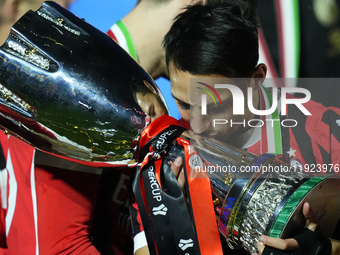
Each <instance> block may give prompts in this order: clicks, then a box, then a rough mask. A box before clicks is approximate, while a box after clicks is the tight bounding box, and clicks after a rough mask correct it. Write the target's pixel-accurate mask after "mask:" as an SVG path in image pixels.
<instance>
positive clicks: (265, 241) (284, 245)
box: [252, 202, 337, 255]
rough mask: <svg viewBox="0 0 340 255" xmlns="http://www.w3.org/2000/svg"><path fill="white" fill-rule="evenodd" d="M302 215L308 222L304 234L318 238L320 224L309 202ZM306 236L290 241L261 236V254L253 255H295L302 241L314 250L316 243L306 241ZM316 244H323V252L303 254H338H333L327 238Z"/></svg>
mask: <svg viewBox="0 0 340 255" xmlns="http://www.w3.org/2000/svg"><path fill="white" fill-rule="evenodd" d="M302 213H303V215H304V216H305V220H306V223H305V229H304V231H303V233H304V234H306V233H307V232H309V233H307V235H308V237H310V236H311V235H315V237H314V236H313V238H317V237H316V236H317V234H315V232H314V231H315V230H316V228H317V227H318V223H317V220H316V218H315V216H314V212H313V210H312V209H311V208H310V205H309V203H307V202H306V203H304V205H303V208H302ZM308 230H310V231H313V232H314V233H311V232H310V231H308ZM317 231H318V230H317ZM304 234H300V235H297V236H295V237H294V238H288V239H281V238H272V237H269V236H260V238H259V239H260V242H258V243H257V249H258V252H259V253H258V254H257V253H255V254H252V255H267V254H268V255H269V254H272V255H283V254H287V255H288V254H295V253H293V251H296V250H298V249H299V248H301V247H299V243H298V241H300V243H301V240H303V241H304V242H309V243H310V245H309V246H310V247H311V250H313V247H312V246H313V245H314V244H315V242H314V241H313V240H305V239H304V237H303V236H302V235H304ZM306 237H307V236H306ZM297 240H298V241H297ZM313 242H314V243H313ZM316 242H321V244H322V245H323V246H322V249H323V252H321V253H317V252H318V251H316V252H313V251H311V252H310V253H302V254H308V255H309V254H310V255H316V254H320V255H321V254H322V255H330V254H337V253H333V251H332V253H331V249H332V245H331V244H329V243H330V240H329V239H327V238H326V237H323V236H322V240H316ZM335 242H336V241H335ZM312 244H313V245H312ZM329 245H330V247H329ZM266 246H267V247H266ZM325 246H327V247H325ZM270 247H272V248H276V249H278V250H276V252H275V249H271V248H270ZM316 249H321V248H319V247H316ZM273 251H274V252H273ZM325 252H326V253H325Z"/></svg>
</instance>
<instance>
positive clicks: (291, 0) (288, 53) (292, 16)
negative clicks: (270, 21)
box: [259, 0, 300, 86]
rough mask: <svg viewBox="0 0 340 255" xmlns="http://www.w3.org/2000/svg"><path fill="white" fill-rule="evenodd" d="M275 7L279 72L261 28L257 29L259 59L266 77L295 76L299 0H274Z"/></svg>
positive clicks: (298, 36)
mask: <svg viewBox="0 0 340 255" xmlns="http://www.w3.org/2000/svg"><path fill="white" fill-rule="evenodd" d="M275 8H276V17H277V24H278V39H279V45H280V72H278V70H276V68H275V65H274V61H273V59H272V57H271V56H270V51H269V48H268V45H267V42H266V40H265V37H264V35H263V31H262V30H261V29H260V31H259V44H260V46H259V51H260V58H259V61H260V62H264V63H265V64H266V65H267V67H268V76H267V77H268V78H279V76H278V73H280V74H281V77H282V78H297V77H298V74H299V63H300V21H299V2H298V0H275ZM276 85H277V84H275V86H276ZM266 86H267V84H266ZM271 86H272V85H271Z"/></svg>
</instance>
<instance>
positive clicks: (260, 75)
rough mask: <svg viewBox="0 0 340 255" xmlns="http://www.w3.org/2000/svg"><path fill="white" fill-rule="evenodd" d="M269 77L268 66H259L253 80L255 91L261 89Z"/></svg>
mask: <svg viewBox="0 0 340 255" xmlns="http://www.w3.org/2000/svg"><path fill="white" fill-rule="evenodd" d="M266 75H267V66H266V65H265V64H259V65H257V66H256V67H255V70H254V72H253V75H252V76H251V78H253V79H254V83H253V87H254V90H256V89H259V88H260V87H261V85H262V83H263V82H264V80H265V78H266Z"/></svg>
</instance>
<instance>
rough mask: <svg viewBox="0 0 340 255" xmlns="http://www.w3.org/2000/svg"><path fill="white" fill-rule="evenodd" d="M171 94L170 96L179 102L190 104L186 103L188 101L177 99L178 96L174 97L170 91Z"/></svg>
mask: <svg viewBox="0 0 340 255" xmlns="http://www.w3.org/2000/svg"><path fill="white" fill-rule="evenodd" d="M171 96H172V97H173V98H174V99H175V100H177V101H178V102H181V103H183V104H187V105H190V104H188V103H186V102H184V101H182V100H181V99H179V98H177V97H175V96H174V94H172V93H171Z"/></svg>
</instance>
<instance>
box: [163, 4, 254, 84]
mask: <svg viewBox="0 0 340 255" xmlns="http://www.w3.org/2000/svg"><path fill="white" fill-rule="evenodd" d="M233 2H235V1H230V0H228V1H224V2H213V3H212V2H209V3H208V4H207V5H204V6H203V5H193V6H189V7H188V8H187V10H186V11H185V12H183V13H182V14H180V15H178V16H177V18H176V19H175V22H174V24H173V25H172V27H171V29H170V31H169V32H168V33H167V34H166V36H165V38H164V41H163V46H164V48H165V52H166V62H167V65H169V62H170V61H171V62H172V63H173V64H174V66H175V67H176V68H177V69H179V70H181V71H187V72H189V73H191V74H194V75H210V74H220V75H223V76H229V77H248V76H249V75H250V74H251V73H252V72H253V70H254V68H255V66H256V65H257V61H258V56H259V55H258V33H257V28H258V26H257V15H254V14H253V13H254V10H251V11H250V9H247V8H242V7H244V6H241V5H239V4H238V3H237V2H244V0H239V1H237V2H236V3H233Z"/></svg>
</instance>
